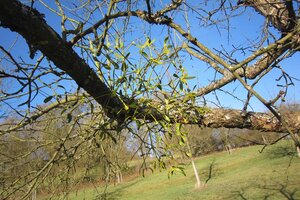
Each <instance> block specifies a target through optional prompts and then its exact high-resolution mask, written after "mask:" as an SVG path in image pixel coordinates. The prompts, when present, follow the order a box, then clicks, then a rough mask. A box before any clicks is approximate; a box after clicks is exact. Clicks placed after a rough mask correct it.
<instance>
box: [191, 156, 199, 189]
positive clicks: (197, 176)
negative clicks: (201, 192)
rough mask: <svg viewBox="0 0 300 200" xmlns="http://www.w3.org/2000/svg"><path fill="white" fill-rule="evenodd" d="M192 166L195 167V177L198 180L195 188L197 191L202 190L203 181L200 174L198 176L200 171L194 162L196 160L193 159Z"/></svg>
mask: <svg viewBox="0 0 300 200" xmlns="http://www.w3.org/2000/svg"><path fill="white" fill-rule="evenodd" d="M191 160H192V166H193V170H194V175H195V178H196V184H195V187H196V188H197V189H199V188H201V181H200V178H199V174H198V170H197V168H196V165H195V162H194V159H193V158H192V159H191Z"/></svg>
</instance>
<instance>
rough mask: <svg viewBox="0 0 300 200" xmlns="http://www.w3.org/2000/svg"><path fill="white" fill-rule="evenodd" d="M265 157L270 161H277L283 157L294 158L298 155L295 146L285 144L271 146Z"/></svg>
mask: <svg viewBox="0 0 300 200" xmlns="http://www.w3.org/2000/svg"><path fill="white" fill-rule="evenodd" d="M265 155H266V156H267V157H268V158H270V159H277V158H283V157H294V156H296V155H297V152H296V148H295V146H294V145H289V144H284V145H275V146H271V147H270V148H269V149H266V152H265Z"/></svg>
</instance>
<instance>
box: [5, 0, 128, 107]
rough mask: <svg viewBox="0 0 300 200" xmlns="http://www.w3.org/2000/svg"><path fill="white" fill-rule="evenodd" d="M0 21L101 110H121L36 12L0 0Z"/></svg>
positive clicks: (7, 0)
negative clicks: (84, 93) (47, 60)
mask: <svg viewBox="0 0 300 200" xmlns="http://www.w3.org/2000/svg"><path fill="white" fill-rule="evenodd" d="M0 21H1V24H0V26H2V27H5V28H9V29H10V30H11V31H15V32H17V33H19V34H20V35H22V36H23V37H24V38H25V39H26V41H27V42H28V43H29V44H30V45H32V46H34V48H35V49H37V50H40V51H41V52H42V53H43V54H44V55H46V56H47V57H48V58H49V59H50V60H51V61H52V62H53V63H54V64H55V65H56V66H57V67H58V68H60V69H61V70H63V71H65V72H66V73H67V74H68V75H69V76H71V77H72V78H73V79H74V81H76V83H77V84H78V85H79V86H80V87H82V88H84V89H85V90H86V91H87V92H88V93H89V94H90V95H91V96H93V98H94V99H95V100H96V101H97V102H98V103H99V104H100V105H102V106H103V107H104V108H108V109H117V110H122V108H123V104H122V102H121V101H120V100H119V99H118V98H117V97H116V96H114V95H113V93H112V91H111V90H110V89H109V88H108V87H107V86H106V85H105V84H104V83H103V82H102V81H101V80H100V79H99V78H98V76H97V74H96V73H95V72H94V70H93V69H92V68H90V67H89V66H88V64H87V63H85V61H84V60H83V59H82V58H80V57H79V56H78V55H77V53H76V52H75V51H74V50H73V49H72V47H71V46H70V45H69V44H68V43H67V42H65V41H64V40H63V39H62V38H61V37H60V36H59V35H58V34H57V33H56V32H55V30H53V29H52V28H51V27H50V26H49V25H48V24H47V23H46V21H45V20H44V19H43V15H42V14H40V13H39V12H38V11H37V10H35V9H31V8H30V7H28V6H25V5H23V4H21V3H20V2H18V1H16V0H1V1H0Z"/></svg>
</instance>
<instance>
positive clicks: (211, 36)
mask: <svg viewBox="0 0 300 200" xmlns="http://www.w3.org/2000/svg"><path fill="white" fill-rule="evenodd" d="M45 2H46V3H50V4H49V5H50V6H51V7H53V8H55V9H56V10H57V8H56V7H55V4H53V1H49V0H48V1H45ZM62 3H63V1H62ZM213 4H214V3H212V4H209V5H207V7H206V8H205V7H204V9H208V10H209V9H211V8H212V7H213ZM35 7H36V8H38V10H39V11H40V12H41V13H44V14H45V17H46V20H47V23H48V24H49V25H51V26H52V27H53V28H54V29H55V30H56V31H57V32H58V33H61V27H60V18H59V17H57V15H55V14H54V13H52V12H50V11H49V10H48V9H47V8H45V7H44V6H42V5H41V4H40V3H39V2H38V1H36V3H35ZM144 7H145V6H144ZM144 7H143V6H142V8H144ZM157 8H158V7H157ZM240 11H241V10H238V11H237V12H236V14H238V13H240ZM185 17H186V16H184V15H182V14H181V13H179V14H177V16H176V18H175V22H178V23H179V24H182V26H183V27H184V28H185V29H186V30H187V28H190V30H191V33H192V34H193V35H194V36H195V37H196V38H197V39H198V40H199V41H200V42H202V43H203V44H205V45H207V46H208V47H209V48H211V49H216V50H221V49H222V48H224V49H226V50H227V51H229V52H230V51H232V50H234V47H240V46H249V45H251V44H253V43H257V42H259V41H260V39H261V38H262V37H263V36H262V34H261V31H262V28H263V25H264V19H263V18H262V17H261V16H259V15H258V13H256V12H255V11H254V10H253V9H246V11H245V12H243V14H241V15H240V16H236V17H233V18H231V19H230V21H226V20H225V21H223V22H222V23H220V24H218V26H214V25H213V26H208V27H206V26H205V22H204V21H201V20H199V19H198V18H196V15H195V14H193V13H189V17H188V19H189V26H188V25H187V23H186V22H185V20H186V18H185ZM218 17H220V18H224V16H222V14H220V15H219V16H218ZM99 18H100V17H99ZM95 20H96V19H95ZM118 23H121V22H118ZM89 25H90V24H89ZM227 27H230V29H229V30H228V29H227ZM129 30H132V31H130V32H128V33H127V34H126V38H124V43H125V45H126V43H127V44H130V43H131V42H132V41H135V42H136V43H137V44H142V43H143V42H144V41H145V38H146V36H150V37H151V39H152V40H155V43H154V44H155V45H161V44H163V40H164V39H165V37H166V36H167V31H168V30H167V28H166V27H163V26H157V25H153V26H149V24H147V23H145V22H142V21H141V20H139V19H136V18H133V19H131V21H130V24H129ZM272 33H273V34H274V35H275V36H277V37H279V35H278V33H277V32H276V30H272ZM171 34H173V35H174V34H175V33H174V32H171ZM0 36H1V37H0V38H1V39H0V45H2V46H4V47H5V48H9V47H10V46H11V45H12V44H13V43H14V41H17V42H16V44H15V45H14V46H13V47H12V49H11V52H12V54H13V55H14V56H15V57H16V58H17V59H18V60H19V61H21V60H20V57H22V58H23V59H24V61H25V62H30V63H32V64H34V63H35V60H31V59H30V58H28V52H29V49H28V46H27V45H26V42H25V41H24V39H23V38H22V37H21V36H18V37H17V35H16V34H15V33H12V32H10V30H8V29H3V28H0ZM174 38H176V36H175V37H174ZM174 38H173V39H174ZM177 41H178V42H179V39H178V38H177ZM250 50H251V49H250ZM250 50H246V51H245V55H243V54H242V53H236V54H234V55H233V57H234V58H235V59H237V60H238V61H241V60H243V59H245V58H246V57H247V56H248V55H250V53H251V52H250ZM131 51H132V52H131V55H130V56H131V59H132V60H138V57H135V55H137V54H138V49H137V48H134V47H133V48H131ZM39 56H40V54H39V53H38V54H37V55H36V57H35V58H38V57H39ZM2 57H3V53H2V52H0V58H2ZM183 60H184V67H186V69H187V71H188V73H189V74H190V75H191V76H195V77H196V78H195V79H192V80H189V84H190V87H191V88H193V86H194V85H197V88H199V87H202V86H205V85H207V84H209V82H210V81H212V80H213V79H214V76H215V74H214V72H213V70H212V69H210V68H208V66H207V65H206V64H203V63H201V62H199V61H198V60H197V59H196V58H192V59H191V58H190V57H186V56H185V57H183ZM137 63H138V62H137ZM299 63H300V54H299V53H296V54H294V55H293V56H292V57H290V58H288V59H286V60H284V62H282V63H281V64H280V66H281V67H282V69H283V70H284V71H285V72H286V73H288V74H289V75H290V76H291V77H294V78H295V79H294V80H293V82H294V86H290V87H289V89H288V94H287V97H286V100H287V101H288V102H294V101H296V102H299V101H300V97H299V95H298V94H299V93H300V89H299V88H300V87H299V86H300V85H299V81H297V80H296V79H298V80H299V79H300V70H299ZM47 64H48V62H47V61H46V60H45V61H44V62H43V65H47ZM0 69H5V70H7V69H12V68H11V65H10V64H9V62H7V61H5V60H2V62H1V63H0ZM280 75H281V70H279V69H274V70H273V71H272V72H271V73H269V74H268V75H267V76H265V77H264V78H263V79H262V80H261V84H258V85H257V86H256V87H255V89H256V90H257V91H258V92H259V93H260V94H261V95H262V96H263V97H264V98H266V99H267V100H270V99H272V98H274V97H275V96H276V95H277V94H278V92H279V90H280V89H281V88H280V87H278V86H277V85H278V84H285V83H284V82H283V81H284V80H283V79H281V80H280V81H276V79H277V78H279V77H280ZM52 79H53V76H47V77H44V79H43V81H44V82H45V83H47V82H50V80H52ZM6 83H9V82H6ZM40 84H42V82H40ZM60 84H63V86H64V87H65V88H66V90H67V91H74V90H75V89H76V85H75V84H74V82H73V83H72V82H71V84H70V83H67V82H63V83H60ZM4 87H10V89H11V90H14V87H17V84H16V83H14V82H10V83H9V85H6V86H4ZM56 88H57V86H56ZM222 90H224V91H227V92H222V91H219V90H218V91H216V93H211V94H210V95H208V96H207V97H206V99H207V100H211V101H213V102H215V103H217V104H218V101H217V99H216V95H217V97H218V99H219V100H220V103H221V105H222V106H224V107H231V108H237V109H241V108H242V107H243V102H242V101H240V100H245V99H246V94H247V93H246V90H245V89H243V87H242V86H241V85H240V84H239V83H238V81H235V82H234V83H232V84H230V85H228V86H225V87H224V88H222ZM59 92H62V93H63V92H64V90H63V89H61V88H60V89H59ZM52 94H53V91H52V90H51V89H43V92H42V93H41V95H40V96H38V97H37V98H36V99H35V101H36V102H42V101H41V100H43V99H44V98H46V97H47V96H48V95H52ZM232 95H233V96H236V97H238V98H239V99H240V100H238V99H237V98H236V97H233V96H232ZM21 99H22V98H21ZM19 102H20V99H17V100H15V104H18V103H19ZM1 104H2V103H1ZM211 105H213V104H211ZM251 106H252V107H253V108H254V110H255V111H265V110H266V109H265V108H264V106H263V105H262V104H261V103H259V102H258V101H257V100H256V99H255V98H252V101H251ZM2 112H3V111H2ZM0 115H1V113H0Z"/></svg>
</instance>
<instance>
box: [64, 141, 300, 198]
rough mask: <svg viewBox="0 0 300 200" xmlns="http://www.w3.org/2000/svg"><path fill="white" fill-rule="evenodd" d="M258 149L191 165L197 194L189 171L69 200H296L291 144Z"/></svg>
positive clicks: (299, 186)
mask: <svg viewBox="0 0 300 200" xmlns="http://www.w3.org/2000/svg"><path fill="white" fill-rule="evenodd" d="M260 149H261V146H253V147H247V148H240V149H235V150H234V151H233V154H231V155H229V154H228V153H227V152H218V153H213V154H210V155H207V156H204V157H201V158H198V159H196V160H195V162H196V165H197V168H198V171H199V174H200V178H201V179H202V182H206V184H205V186H204V187H202V188H201V189H195V187H194V184H195V178H194V175H193V171H192V168H191V165H188V166H187V168H186V176H183V175H182V174H176V175H174V176H171V177H170V179H169V178H168V173H167V171H162V172H154V173H153V174H148V175H147V176H146V177H139V178H136V179H134V180H133V181H130V182H127V183H123V184H121V185H117V186H113V185H112V186H109V187H108V188H107V191H106V192H107V193H106V196H104V195H102V196H101V194H102V193H103V190H104V188H103V187H102V188H101V187H100V188H97V190H96V189H95V188H87V189H81V190H79V191H77V192H73V193H71V195H70V196H69V199H101V198H102V199H122V200H123V199H128V200H138V199H144V200H160V199H176V200H181V199H182V200H183V199H185V200H189V199H265V198H270V199H288V198H289V199H300V171H299V169H300V158H298V157H297V156H296V154H295V151H294V147H293V146H292V143H290V142H286V141H285V142H281V143H279V144H276V145H274V146H271V147H268V148H266V149H265V150H264V152H263V153H259V150H260Z"/></svg>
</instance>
